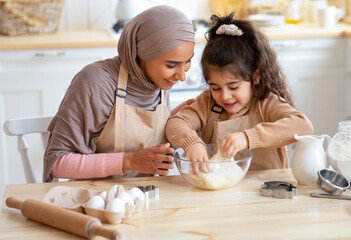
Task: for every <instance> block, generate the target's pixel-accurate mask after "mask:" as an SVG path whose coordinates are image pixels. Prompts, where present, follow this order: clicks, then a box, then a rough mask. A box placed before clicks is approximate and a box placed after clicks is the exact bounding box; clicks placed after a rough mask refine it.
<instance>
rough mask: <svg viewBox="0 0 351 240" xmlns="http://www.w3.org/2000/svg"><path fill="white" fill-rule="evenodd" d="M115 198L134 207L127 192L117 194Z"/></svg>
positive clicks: (132, 200)
mask: <svg viewBox="0 0 351 240" xmlns="http://www.w3.org/2000/svg"><path fill="white" fill-rule="evenodd" d="M117 198H120V199H122V200H123V201H124V203H126V204H128V205H129V206H134V199H133V198H132V196H131V195H130V194H129V193H127V192H121V193H119V194H118V196H117Z"/></svg>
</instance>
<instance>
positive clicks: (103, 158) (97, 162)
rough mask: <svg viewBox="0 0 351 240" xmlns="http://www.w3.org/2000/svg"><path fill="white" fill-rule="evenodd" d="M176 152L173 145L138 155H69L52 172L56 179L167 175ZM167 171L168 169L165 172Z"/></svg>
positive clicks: (166, 145) (148, 149)
mask: <svg viewBox="0 0 351 240" xmlns="http://www.w3.org/2000/svg"><path fill="white" fill-rule="evenodd" d="M172 153H173V149H172V148H170V145H169V143H166V144H160V145H157V146H152V147H149V148H145V149H142V150H139V151H137V152H135V153H123V152H120V153H95V154H80V153H68V154H66V155H64V156H62V157H61V158H60V159H58V160H57V161H56V162H55V164H54V166H53V169H52V172H51V175H52V177H54V178H70V179H83V178H102V177H108V176H111V175H123V174H124V173H125V172H126V171H128V170H136V171H139V172H142V173H151V174H159V175H167V174H168V170H167V169H172V168H173V165H171V164H167V163H165V161H166V162H172V161H173V157H171V156H167V155H166V154H172ZM162 169H166V170H162Z"/></svg>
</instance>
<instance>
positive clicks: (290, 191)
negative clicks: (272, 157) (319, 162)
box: [261, 181, 297, 199]
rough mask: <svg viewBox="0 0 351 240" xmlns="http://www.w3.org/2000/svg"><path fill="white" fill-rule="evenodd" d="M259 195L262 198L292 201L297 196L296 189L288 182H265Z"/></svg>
mask: <svg viewBox="0 0 351 240" xmlns="http://www.w3.org/2000/svg"><path fill="white" fill-rule="evenodd" d="M261 193H262V196H264V197H274V198H281V199H292V198H293V197H294V196H297V187H295V186H294V185H292V184H291V183H288V182H282V181H267V182H264V184H263V185H262V186H261Z"/></svg>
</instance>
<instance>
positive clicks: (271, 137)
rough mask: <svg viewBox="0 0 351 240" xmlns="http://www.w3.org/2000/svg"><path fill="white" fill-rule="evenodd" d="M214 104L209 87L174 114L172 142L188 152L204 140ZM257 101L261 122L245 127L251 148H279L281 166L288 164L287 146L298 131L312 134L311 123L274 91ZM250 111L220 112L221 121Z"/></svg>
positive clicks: (169, 130) (168, 131) (170, 132)
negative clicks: (248, 127)
mask: <svg viewBox="0 0 351 240" xmlns="http://www.w3.org/2000/svg"><path fill="white" fill-rule="evenodd" d="M214 103H215V101H214V99H213V98H212V96H211V93H210V90H205V91H204V92H203V93H202V94H200V95H199V96H198V97H197V98H196V101H195V102H194V103H193V104H191V105H188V106H185V107H183V108H182V109H181V110H180V111H179V112H178V113H177V114H175V115H174V116H172V117H171V118H170V119H169V120H168V122H167V126H166V130H165V131H166V136H167V139H168V140H169V141H170V143H171V144H172V145H173V146H174V147H180V148H183V149H184V150H185V151H186V150H187V149H188V148H189V147H190V146H191V145H193V144H194V143H204V142H203V140H202V139H201V138H200V137H199V135H198V133H201V135H202V136H204V130H205V127H206V124H207V120H208V117H209V115H210V112H211V108H212V106H213V104H214ZM253 104H255V105H256V111H257V115H258V116H257V117H258V119H259V121H260V123H258V124H257V125H256V126H254V127H252V128H250V129H242V131H243V132H245V134H246V135H247V139H248V148H249V149H255V148H276V150H277V153H278V155H279V157H280V161H281V164H280V163H279V166H283V167H285V168H286V167H288V156H287V154H286V149H285V147H284V146H286V145H289V144H291V143H293V142H295V141H296V140H295V139H294V135H295V134H298V135H308V134H312V132H313V127H312V124H311V122H310V121H309V119H308V118H307V117H306V116H305V115H304V114H303V113H301V112H300V111H298V110H296V109H295V108H293V107H292V106H290V105H289V104H287V103H284V102H282V101H280V100H279V99H278V96H276V95H275V94H270V95H269V96H268V97H267V98H266V99H264V100H256V101H255V102H254V103H253ZM249 110H250V108H249V107H245V112H242V111H239V113H235V114H229V113H228V112H226V111H224V112H223V113H222V114H221V115H220V121H225V120H229V119H233V118H236V117H240V116H243V115H245V114H248V112H249ZM228 134H229V133H228ZM277 166H278V165H277ZM263 169H264V167H263Z"/></svg>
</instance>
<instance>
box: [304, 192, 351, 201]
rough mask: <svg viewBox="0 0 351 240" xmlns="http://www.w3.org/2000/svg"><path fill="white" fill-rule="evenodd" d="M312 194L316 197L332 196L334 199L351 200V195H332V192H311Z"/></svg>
mask: <svg viewBox="0 0 351 240" xmlns="http://www.w3.org/2000/svg"><path fill="white" fill-rule="evenodd" d="M310 196H311V197H316V198H332V199H342V200H351V196H343V195H331V194H325V193H311V194H310Z"/></svg>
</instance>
